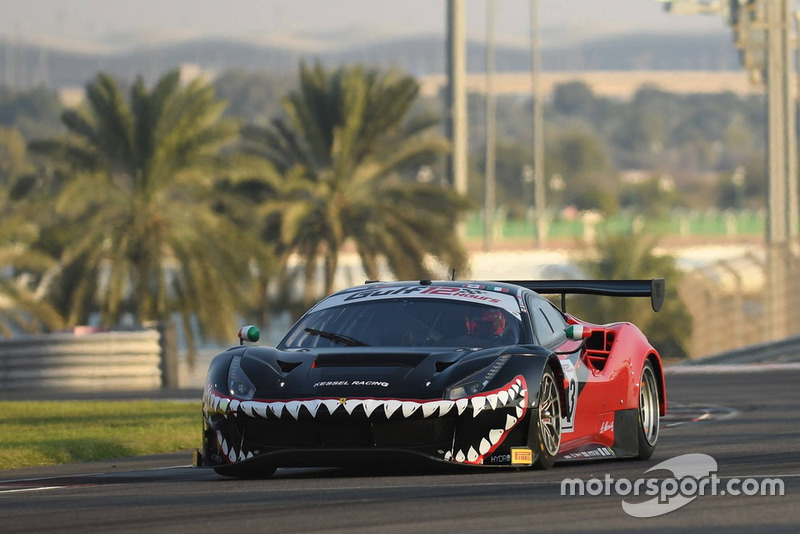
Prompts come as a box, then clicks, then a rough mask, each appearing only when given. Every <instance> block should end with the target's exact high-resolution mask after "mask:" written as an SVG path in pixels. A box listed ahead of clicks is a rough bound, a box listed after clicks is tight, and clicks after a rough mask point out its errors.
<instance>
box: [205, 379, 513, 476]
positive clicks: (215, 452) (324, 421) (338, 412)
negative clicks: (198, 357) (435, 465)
mask: <svg viewBox="0 0 800 534" xmlns="http://www.w3.org/2000/svg"><path fill="white" fill-rule="evenodd" d="M528 409H529V395H528V390H527V385H526V382H525V379H524V378H523V377H522V376H517V377H515V378H514V379H513V380H511V381H510V382H509V383H508V384H506V385H504V386H503V387H501V388H498V389H495V390H493V391H488V392H482V393H480V394H478V395H474V396H471V397H467V398H462V399H458V400H442V399H435V400H426V401H417V400H405V399H389V398H387V399H376V398H358V399H353V398H310V399H292V400H250V401H240V400H237V399H234V398H231V397H230V396H227V395H225V394H222V393H220V392H218V391H216V390H214V389H213V388H211V387H208V388H207V389H206V392H205V395H204V399H203V426H204V432H203V453H202V460H203V461H202V463H203V465H211V466H223V465H233V464H252V465H253V466H256V465H258V464H271V465H272V466H277V467H289V466H334V465H351V464H352V463H353V462H354V461H356V462H358V461H360V460H361V459H364V458H366V457H370V456H371V457H375V458H383V457H391V456H403V455H405V456H407V457H408V458H409V459H410V458H423V459H427V460H436V461H443V462H450V463H458V464H470V465H510V455H509V454H508V451H509V450H510V447H512V446H514V447H516V446H523V445H526V444H527V434H528V428H527V427H528V424H527V421H528V418H527V417H525V416H526V414H527V412H528ZM242 467H244V465H242Z"/></svg>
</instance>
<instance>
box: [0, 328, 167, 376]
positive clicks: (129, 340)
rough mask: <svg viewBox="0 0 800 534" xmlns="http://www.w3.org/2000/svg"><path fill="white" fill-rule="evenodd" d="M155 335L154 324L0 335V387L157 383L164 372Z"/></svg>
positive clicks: (159, 344) (158, 337) (161, 348)
mask: <svg viewBox="0 0 800 534" xmlns="http://www.w3.org/2000/svg"><path fill="white" fill-rule="evenodd" d="M161 340H162V336H161V334H160V333H159V331H158V330H141V331H133V332H101V333H92V334H87V335H76V334H74V333H69V334H48V335H39V336H26V337H20V338H15V339H10V340H2V341H0V391H12V390H22V389H27V390H32V391H35V390H37V389H45V388H46V389H63V390H86V391H111V390H145V389H158V388H160V387H161V386H162V383H163V377H164V376H166V375H165V373H163V372H162V367H163V366H164V363H163V361H164V354H165V350H164V347H163V343H162V341H161ZM167 374H168V373H167Z"/></svg>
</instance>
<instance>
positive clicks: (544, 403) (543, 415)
mask: <svg viewBox="0 0 800 534" xmlns="http://www.w3.org/2000/svg"><path fill="white" fill-rule="evenodd" d="M531 424H532V425H533V439H532V440H531V441H532V443H531V446H532V448H533V451H534V454H536V461H535V462H534V463H533V468H534V469H550V468H551V467H553V464H554V463H555V462H556V457H557V456H558V449H559V448H560V447H561V398H560V396H559V393H558V385H557V382H556V378H555V375H554V374H553V371H551V370H550V368H549V367H546V368H545V370H544V373H542V381H541V382H540V383H539V402H538V403H537V407H536V409H535V410H533V411H532V412H531Z"/></svg>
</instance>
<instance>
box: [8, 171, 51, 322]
mask: <svg viewBox="0 0 800 534" xmlns="http://www.w3.org/2000/svg"><path fill="white" fill-rule="evenodd" d="M10 189H11V188H9V187H5V184H0V266H2V267H0V335H2V336H4V337H10V336H11V335H13V333H15V332H25V333H28V334H33V333H36V332H39V331H40V330H41V329H42V327H46V328H49V329H51V330H52V329H56V328H59V327H61V326H62V324H63V320H62V317H61V316H60V315H59V313H58V312H57V311H56V309H55V308H54V307H53V306H52V305H51V304H50V303H49V302H48V301H47V300H46V299H45V295H43V294H42V293H41V292H40V291H37V280H38V279H39V277H40V275H41V274H42V273H43V272H45V271H46V270H47V269H48V268H50V267H52V265H53V264H54V260H53V258H51V257H50V256H48V255H47V254H44V253H42V252H39V251H36V250H34V249H32V248H31V247H30V243H31V242H32V241H33V240H34V239H35V237H36V234H37V229H36V226H35V225H34V224H33V223H32V222H31V219H30V217H29V213H27V212H26V211H24V210H23V209H22V208H21V207H20V206H18V205H16V204H15V203H14V202H12V200H11V199H10V196H9V191H10Z"/></svg>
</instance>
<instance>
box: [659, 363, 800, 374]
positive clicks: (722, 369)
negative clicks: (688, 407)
mask: <svg viewBox="0 0 800 534" xmlns="http://www.w3.org/2000/svg"><path fill="white" fill-rule="evenodd" d="M768 371H800V362H793V363H726V364H719V365H712V364H701V365H681V364H678V365H672V366H667V367H665V368H664V372H665V373H666V374H668V375H700V374H722V373H765V372H768Z"/></svg>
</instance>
